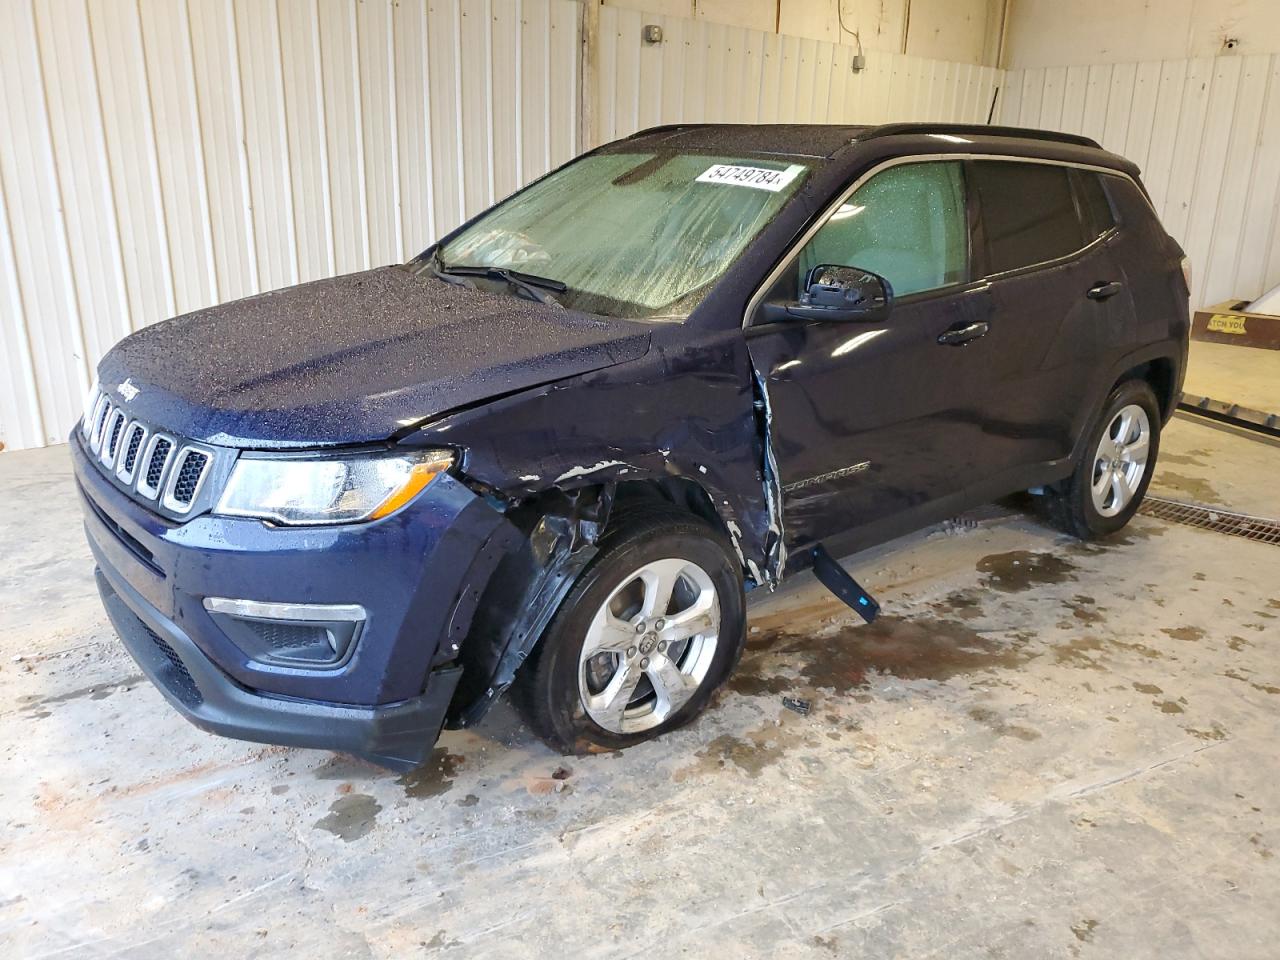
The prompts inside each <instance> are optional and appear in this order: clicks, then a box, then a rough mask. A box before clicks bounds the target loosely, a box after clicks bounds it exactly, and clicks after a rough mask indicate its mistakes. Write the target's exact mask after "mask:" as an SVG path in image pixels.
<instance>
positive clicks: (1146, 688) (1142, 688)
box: [1133, 683, 1164, 697]
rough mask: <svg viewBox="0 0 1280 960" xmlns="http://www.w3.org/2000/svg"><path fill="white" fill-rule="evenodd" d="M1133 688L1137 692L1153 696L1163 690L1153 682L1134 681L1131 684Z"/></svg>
mask: <svg viewBox="0 0 1280 960" xmlns="http://www.w3.org/2000/svg"><path fill="white" fill-rule="evenodd" d="M1133 689H1135V690H1137V691H1138V692H1139V693H1145V694H1146V695H1147V696H1149V697H1154V696H1157V695H1159V694H1161V693H1164V691H1163V690H1161V689H1160V688H1159V687H1157V686H1156V685H1155V684H1154V683H1135V684H1134V685H1133Z"/></svg>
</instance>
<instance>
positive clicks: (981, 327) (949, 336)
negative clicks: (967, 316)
mask: <svg viewBox="0 0 1280 960" xmlns="http://www.w3.org/2000/svg"><path fill="white" fill-rule="evenodd" d="M990 329H991V324H989V323H987V321H985V320H979V321H978V322H977V323H970V324H966V325H965V326H963V327H952V328H951V329H950V330H943V331H942V333H940V334H938V342H939V343H941V344H944V345H946V346H949V347H958V346H961V345H962V344H966V343H968V342H969V341H970V340H977V339H978V338H979V337H985V336H986V335H987V331H988V330H990Z"/></svg>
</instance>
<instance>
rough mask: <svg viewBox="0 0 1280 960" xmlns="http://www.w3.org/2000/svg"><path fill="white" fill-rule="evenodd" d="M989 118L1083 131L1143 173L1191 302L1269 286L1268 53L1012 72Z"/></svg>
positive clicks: (1276, 104)
mask: <svg viewBox="0 0 1280 960" xmlns="http://www.w3.org/2000/svg"><path fill="white" fill-rule="evenodd" d="M1002 90H1003V92H1002V95H1001V98H1000V108H999V109H1000V120H1001V122H1004V123H1016V124H1020V125H1023V126H1038V127H1045V128H1048V129H1059V130H1066V131H1070V132H1076V133H1084V134H1086V135H1088V136H1092V137H1095V138H1097V139H1098V140H1099V141H1100V142H1101V143H1102V145H1103V146H1105V147H1107V148H1108V149H1110V150H1114V151H1116V152H1117V153H1121V154H1124V155H1125V156H1127V157H1129V158H1130V159H1131V160H1133V161H1134V162H1135V163H1137V164H1138V165H1139V166H1140V167H1142V169H1143V180H1144V182H1145V183H1146V185H1147V188H1148V190H1149V191H1150V193H1151V198H1152V202H1153V203H1154V205H1155V207H1156V210H1157V211H1158V212H1159V213H1160V216H1161V219H1162V220H1163V221H1164V224H1165V227H1166V228H1167V229H1168V230H1169V232H1170V233H1171V234H1173V236H1174V237H1176V238H1177V239H1178V241H1179V243H1181V244H1182V247H1183V249H1184V250H1186V251H1187V255H1188V256H1189V257H1190V258H1191V261H1192V266H1193V273H1194V277H1195V283H1194V289H1193V290H1192V302H1193V303H1194V304H1196V305H1198V306H1199V305H1207V304H1213V303H1218V302H1220V301H1223V300H1227V299H1230V298H1232V297H1241V298H1245V299H1252V298H1254V297H1256V296H1258V295H1260V294H1261V293H1263V292H1264V291H1265V290H1267V289H1269V288H1270V287H1272V286H1274V285H1275V284H1277V283H1280V204H1278V203H1277V200H1280V54H1275V55H1273V54H1257V55H1251V56H1226V57H1217V58H1209V57H1201V58H1196V59H1191V60H1166V61H1149V62H1143V63H1119V64H1103V65H1095V66H1091V67H1070V68H1066V69H1065V70H1064V69H1063V68H1047V69H1046V68H1040V69H1030V70H1013V71H1009V72H1008V73H1007V74H1006V76H1005V82H1004V84H1003V88H1002Z"/></svg>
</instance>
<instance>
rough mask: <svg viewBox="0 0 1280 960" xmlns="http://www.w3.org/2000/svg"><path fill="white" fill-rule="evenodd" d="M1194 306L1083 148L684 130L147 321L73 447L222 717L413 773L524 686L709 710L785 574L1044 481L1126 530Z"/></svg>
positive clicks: (93, 531)
mask: <svg viewBox="0 0 1280 960" xmlns="http://www.w3.org/2000/svg"><path fill="white" fill-rule="evenodd" d="M1187 297H1188V280H1187V276H1186V264H1185V260H1184V259H1183V256H1182V252H1181V250H1180V249H1179V248H1178V246H1177V244H1175V243H1174V242H1173V240H1171V239H1170V238H1169V236H1168V235H1167V234H1166V233H1165V231H1164V230H1163V229H1162V228H1161V226H1160V224H1159V222H1158V220H1157V218H1156V216H1155V214H1154V212H1153V211H1152V208H1151V205H1150V203H1149V201H1148V199H1147V197H1146V194H1145V192H1144V190H1143V188H1142V186H1141V184H1140V182H1139V180H1138V171H1137V169H1136V168H1135V167H1134V166H1133V165H1132V164H1131V163H1129V162H1128V161H1126V160H1124V159H1122V158H1120V157H1117V156H1115V155H1113V154H1110V153H1107V152H1105V151H1103V150H1102V149H1101V148H1099V147H1098V145H1097V144H1096V143H1093V142H1092V141H1089V140H1085V139H1083V138H1079V137H1072V136H1067V135H1062V134H1047V133H1042V132H1037V131H1029V130H1016V129H1008V128H1000V127H963V126H959V127H957V126H938V125H921V124H899V125H892V126H882V127H835V126H771V127H759V126H711V125H695V126H677V127H663V128H658V129H654V130H648V131H645V132H643V133H639V134H636V135H635V136H633V137H629V138H627V139H625V140H622V141H619V142H616V143H612V144H609V145H607V146H604V147H601V148H600V149H597V150H594V151H592V152H591V153H588V154H587V155H585V156H583V157H580V158H579V159H577V160H575V161H573V162H572V163H570V164H568V165H566V166H564V167H562V168H560V169H559V170H556V171H554V172H552V173H551V174H548V175H547V176H546V177H544V178H542V179H541V180H538V181H537V182H535V183H533V184H531V185H530V186H529V187H527V188H525V189H524V190H521V191H520V192H519V193H517V194H515V195H514V196H512V197H510V198H509V199H507V200H505V201H503V202H502V203H500V204H498V205H497V206H496V207H494V208H492V209H491V210H488V211H486V212H485V213H483V214H481V215H480V216H478V217H476V218H475V219H473V220H472V221H471V222H469V223H467V224H465V225H464V226H462V227H461V228H459V229H458V230H456V231H454V232H453V233H452V234H450V235H449V236H447V237H446V238H444V240H442V241H441V242H440V243H438V244H436V245H435V246H433V247H431V248H429V249H428V250H427V251H425V252H424V253H423V254H422V255H421V256H419V257H418V258H416V259H415V260H413V261H412V262H410V263H408V264H404V265H400V266H392V267H385V268H382V269H377V270H371V271H368V272H365V273H359V274H353V275H350V276H344V277H338V278H335V279H331V280H321V281H318V282H314V283H308V284H304V285H302V286H298V287H293V288H290V289H286V290H280V291H276V292H274V293H266V294H262V295H259V296H255V297H251V298H249V299H247V300H241V301H239V302H236V303H230V304H225V305H222V306H219V307H214V308H211V309H208V310H202V311H199V312H196V313H193V314H189V315H187V316H184V317H179V318H177V319H174V320H170V321H167V322H164V323H160V324H157V325H155V326H153V327H151V328H149V329H147V330H144V331H142V332H140V333H137V334H134V335H133V336H130V337H128V338H126V339H125V340H123V341H122V342H121V343H119V344H118V345H117V346H116V347H115V348H114V349H113V350H112V351H111V352H110V353H109V354H107V356H106V357H105V358H104V359H103V360H102V362H101V364H100V365H99V367H98V374H99V384H100V386H99V387H97V388H95V391H94V393H93V395H92V397H91V398H90V402H89V405H88V407H87V409H86V412H85V416H84V419H83V421H82V423H81V424H80V425H79V426H78V427H77V428H76V430H75V431H74V433H73V435H72V437H71V445H72V451H73V456H74V459H75V467H76V476H77V479H78V482H79V489H80V493H81V495H82V499H83V504H84V515H85V525H86V529H87V532H88V536H89V543H90V545H91V547H92V550H93V555H94V557H95V559H96V561H97V577H98V584H99V587H100V589H101V592H102V597H103V601H104V603H105V604H106V607H107V610H108V612H109V613H110V616H111V619H112V622H113V623H114V625H115V627H116V629H117V631H118V632H119V634H120V636H121V638H122V640H123V641H124V643H125V644H126V646H127V647H128V649H129V651H130V652H131V653H132V654H133V656H134V657H135V658H136V659H137V661H138V663H139V664H140V665H141V667H142V669H143V670H144V671H145V672H146V673H147V675H148V676H149V677H150V678H151V679H152V680H153V681H154V682H155V684H156V686H158V687H159V688H160V690H161V691H162V692H163V693H164V694H165V696H166V697H167V698H168V699H169V700H170V701H171V702H172V703H173V705H174V706H175V707H176V708H177V709H178V710H179V711H180V712H182V713H183V714H184V715H185V716H186V717H187V718H188V719H190V720H191V721H193V722H194V723H196V724H197V725H199V726H201V727H203V728H205V729H208V730H212V731H215V732H218V733H223V734H228V735H231V736H236V737H243V738H246V739H251V740H258V741H264V742H269V743H283V744H293V745H300V746H313V747H325V748H330V749H335V750H345V751H351V752H354V753H357V754H360V755H362V756H365V757H368V758H370V759H373V760H375V761H377V762H379V763H383V764H385V765H387V766H391V767H396V768H406V767H410V766H413V765H415V764H417V763H420V762H421V761H422V760H423V758H424V757H425V756H426V755H427V753H428V751H429V750H430V748H431V746H432V744H433V743H434V741H435V739H436V737H437V736H438V734H439V731H440V729H441V727H442V725H450V726H465V725H468V724H473V723H475V722H477V721H478V720H479V719H480V718H481V717H482V716H483V715H484V713H485V711H486V709H487V708H488V706H489V705H490V704H491V703H492V702H493V701H494V699H495V698H496V697H497V696H499V695H500V694H501V693H503V691H505V690H506V689H507V688H508V687H512V693H513V696H514V698H515V699H516V701H517V703H518V704H519V706H520V707H521V708H522V710H523V712H524V713H525V715H526V716H527V717H528V719H529V722H530V723H531V724H532V725H533V726H534V728H535V729H536V730H537V731H538V732H539V733H540V734H541V735H542V736H543V737H544V738H546V739H547V740H548V742H550V743H551V744H553V745H554V746H556V747H558V748H560V749H562V750H566V751H584V750H593V749H599V748H616V747H622V746H626V745H627V744H630V743H633V742H636V741H638V740H643V739H647V738H649V737H652V736H655V735H657V734H660V733H662V732H663V731H665V730H668V729H671V728H673V727H675V726H678V725H679V724H681V723H684V722H686V721H688V720H689V719H690V718H691V717H693V716H695V715H696V714H697V713H698V712H699V711H700V710H701V709H702V708H703V707H704V706H705V705H706V703H707V701H708V699H709V697H710V696H711V693H712V692H713V691H714V690H715V688H716V687H717V686H718V685H719V684H720V683H721V682H722V681H723V680H724V679H725V678H726V676H727V675H728V674H729V672H730V670H731V669H732V668H733V665H734V663H735V662H736V660H737V658H738V655H739V653H740V652H741V649H742V644H743V636H744V618H745V617H744V591H745V589H749V588H753V587H757V586H761V585H765V586H772V585H774V584H775V583H776V582H777V581H778V580H779V579H780V578H782V577H783V576H786V575H788V574H791V573H794V572H796V571H800V570H803V569H806V568H808V567H810V566H813V565H815V564H819V572H821V569H822V568H821V563H822V562H823V560H824V558H827V557H829V556H830V554H834V555H836V556H840V555H843V554H845V553H848V552H850V551H853V550H857V549H861V548H863V547H866V546H869V545H871V544H874V543H877V542H882V541H884V540H887V539H890V538H892V537H894V536H898V535H900V534H902V533H904V532H907V531H909V530H911V529H914V528H918V527H920V526H923V525H926V524H928V523H931V522H935V521H937V520H939V519H941V518H944V517H946V516H949V515H953V514H954V513H955V512H957V511H960V510H962V509H965V508H967V507H969V506H972V505H975V504H978V503H981V502H984V501H987V500H990V499H992V498H995V497H998V496H1001V495H1004V494H1007V493H1010V492H1012V491H1015V490H1025V489H1031V490H1033V491H1034V492H1036V493H1039V494H1040V495H1041V496H1042V499H1043V502H1044V503H1045V505H1046V508H1047V509H1048V511H1049V513H1050V514H1051V516H1052V517H1053V518H1054V519H1055V520H1056V521H1057V522H1058V523H1059V524H1061V525H1062V526H1063V527H1064V528H1065V529H1066V530H1068V531H1070V532H1072V533H1074V534H1076V535H1078V536H1080V537H1086V538H1089V537H1098V536H1104V535H1106V534H1109V533H1111V532H1113V531H1115V530H1117V529H1119V528H1120V527H1121V526H1123V525H1124V524H1125V523H1126V522H1127V521H1128V519H1129V517H1130V516H1132V514H1133V513H1134V511H1135V510H1136V509H1137V506H1138V503H1139V501H1140V499H1141V497H1142V495H1143V493H1144V491H1145V489H1146V485H1147V483H1148V481H1149V480H1150V477H1151V473H1152V470H1153V468H1154V465H1155V459H1156V454H1157V450H1158V444H1159V437H1160V428H1161V426H1162V424H1163V423H1164V422H1165V421H1166V420H1167V418H1168V417H1169V415H1170V414H1171V413H1172V411H1173V408H1174V405H1175V402H1176V398H1177V397H1178V394H1179V389H1180V386H1181V380H1182V376H1183V368H1184V365H1185V358H1186V349H1187V327H1188V320H1187ZM824 545H825V549H824ZM827 551H829V553H828V552H827Z"/></svg>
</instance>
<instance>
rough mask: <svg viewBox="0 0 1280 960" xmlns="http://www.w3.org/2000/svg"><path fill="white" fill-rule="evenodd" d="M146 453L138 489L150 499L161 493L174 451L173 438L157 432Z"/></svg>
mask: <svg viewBox="0 0 1280 960" xmlns="http://www.w3.org/2000/svg"><path fill="white" fill-rule="evenodd" d="M146 450H147V452H146V455H145V456H144V457H143V459H142V463H143V466H142V468H141V476H139V477H138V485H137V490H138V493H140V494H141V495H142V496H144V497H146V498H147V499H148V500H154V499H155V498H156V497H158V496H159V495H160V485H161V483H162V482H163V481H164V473H165V467H167V466H168V465H169V455H170V454H171V453H173V438H172V437H166V436H164V435H163V434H159V433H157V434H156V435H155V436H153V437H152V438H151V442H150V443H149V444H147V448H146Z"/></svg>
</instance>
